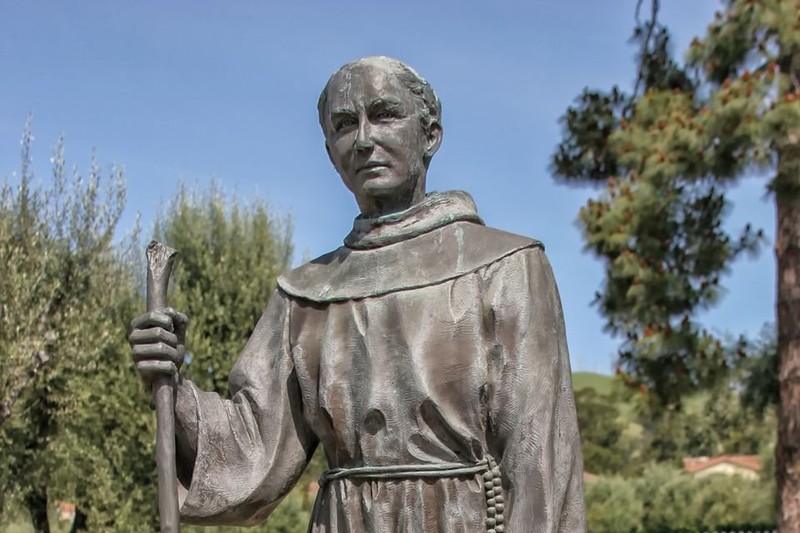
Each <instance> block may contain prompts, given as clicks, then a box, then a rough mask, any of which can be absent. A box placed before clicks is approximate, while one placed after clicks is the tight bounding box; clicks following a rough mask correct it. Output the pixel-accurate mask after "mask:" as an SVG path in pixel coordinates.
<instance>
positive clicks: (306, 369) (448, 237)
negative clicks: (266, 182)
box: [130, 57, 585, 533]
mask: <svg viewBox="0 0 800 533" xmlns="http://www.w3.org/2000/svg"><path fill="white" fill-rule="evenodd" d="M319 119H320V124H321V126H322V131H323V133H324V135H325V148H326V150H327V151H328V155H329V156H330V160H331V162H332V163H333V165H334V166H335V167H336V170H337V171H338V173H339V174H340V176H341V177H342V181H344V184H345V186H346V187H347V188H348V189H349V190H350V191H351V192H352V193H353V195H354V196H355V199H356V202H357V203H358V207H359V208H360V211H361V214H360V215H359V216H358V217H357V218H356V219H355V222H354V224H353V229H352V231H351V232H350V234H349V235H348V236H347V237H346V238H345V240H344V246H342V247H341V248H338V249H337V250H334V251H333V252H331V253H328V254H326V255H323V256H321V257H319V258H317V259H314V260H313V261H311V262H309V263H306V264H305V265H302V266H300V267H299V268H297V269H295V270H293V271H291V272H289V273H288V274H286V275H284V276H282V277H281V278H280V279H279V280H278V287H277V289H276V290H275V292H274V294H273V295H272V297H271V299H270V300H269V303H268V304H267V306H266V309H265V311H264V314H263V316H262V317H261V319H260V320H259V321H258V324H257V325H256V327H255V330H254V332H253V335H252V337H250V339H249V341H248V342H247V345H246V346H245V348H244V350H243V351H242V353H241V355H240V356H239V359H238V361H237V362H236V365H235V366H234V368H233V370H232V372H231V374H230V392H231V396H232V399H231V400H225V399H222V398H220V397H219V396H218V395H217V394H214V393H210V392H205V391H203V390H200V389H199V388H198V387H197V386H196V385H194V384H193V383H192V382H191V381H189V380H186V379H184V378H182V377H181V376H180V375H179V374H178V373H177V370H178V369H179V368H180V366H181V363H182V361H183V354H184V352H185V349H184V346H183V342H184V332H185V329H186V317H185V316H184V315H183V314H181V313H180V312H178V311H175V310H171V309H167V310H166V311H164V312H152V313H147V314H144V315H142V316H140V317H138V318H136V319H134V321H133V323H132V324H133V333H132V334H131V337H130V341H131V345H132V347H133V357H134V360H135V362H136V365H137V368H138V370H139V372H140V375H141V376H142V378H143V379H144V380H145V382H146V383H148V382H150V381H152V380H153V379H155V377H156V376H157V375H163V374H164V373H171V374H173V375H174V376H175V378H174V379H175V381H176V393H175V417H176V447H177V455H178V460H177V463H178V464H177V469H178V476H179V478H180V481H181V483H182V484H183V485H184V486H185V487H187V488H188V495H187V496H186V498H185V501H184V502H183V504H182V506H181V518H182V520H184V521H186V522H189V523H194V524H245V525H246V524H255V523H258V522H261V521H263V520H264V519H266V518H267V517H268V516H269V514H270V512H271V511H272V510H273V509H275V507H276V506H277V505H278V503H279V502H280V501H281V498H282V497H283V496H285V495H286V494H287V493H288V492H289V490H290V489H291V488H292V486H293V485H294V484H295V482H296V481H297V479H298V477H299V476H300V474H301V473H302V472H303V469H304V468H305V467H306V465H307V463H308V461H309V459H310V458H311V456H312V454H313V452H314V450H315V448H316V447H317V445H318V444H320V443H321V444H322V446H323V447H324V450H325V456H326V457H327V460H328V464H329V470H327V471H326V472H325V473H324V474H323V476H322V478H321V480H320V489H319V492H318V494H317V499H316V503H315V506H314V511H313V515H312V517H311V524H310V525H309V531H310V532H319V533H321V532H325V533H346V532H347V533H361V532H375V533H389V532H430V533H433V532H437V533H439V532H467V533H473V532H480V531H488V532H493V533H501V532H503V531H505V532H506V533H534V532H569V533H573V532H579V531H583V530H584V529H585V525H584V524H585V518H584V503H583V481H582V459H581V452H580V441H579V438H578V426H577V420H576V415H575V404H574V401H573V393H572V383H571V375H570V365H569V357H568V353H567V344H566V340H565V333H564V320H563V316H562V311H561V303H560V300H559V296H558V291H557V289H556V284H555V281H554V279H553V274H552V271H551V268H550V265H549V263H548V261H547V258H546V257H545V253H544V248H543V246H542V244H541V243H540V242H538V241H535V240H532V239H529V238H526V237H521V236H518V235H513V234H510V233H506V232H503V231H499V230H496V229H491V228H487V227H486V226H484V224H483V222H482V221H481V219H480V217H479V216H478V213H477V211H476V208H475V204H474V203H473V201H472V198H471V197H470V196H469V195H468V194H466V193H464V192H460V191H453V192H445V193H430V194H426V192H425V179H426V172H427V169H428V165H429V164H430V161H431V158H432V157H433V155H434V154H435V153H436V150H437V149H438V148H439V145H440V144H441V142H442V124H441V103H440V102H439V99H438V97H437V96H436V94H435V93H434V91H433V89H432V88H431V86H430V85H429V84H428V83H427V82H426V81H425V80H424V79H423V78H422V77H420V76H419V75H418V74H417V73H416V72H415V71H414V70H413V69H411V68H410V67H408V66H407V65H405V64H403V63H402V62H400V61H398V60H396V59H391V58H387V57H367V58H363V59H359V60H357V61H354V62H352V63H348V64H346V65H344V66H343V67H342V68H341V69H339V70H338V71H337V72H335V73H334V74H333V76H331V78H330V80H329V81H328V83H327V85H326V86H325V89H324V90H323V91H322V95H321V97H320V99H319Z"/></svg>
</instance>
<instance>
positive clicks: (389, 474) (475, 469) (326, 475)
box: [319, 456, 505, 533]
mask: <svg viewBox="0 0 800 533" xmlns="http://www.w3.org/2000/svg"><path fill="white" fill-rule="evenodd" d="M481 473H482V474H483V488H484V492H485V494H486V531H487V533H503V532H504V531H505V525H504V522H505V520H504V517H503V511H504V510H505V500H504V498H503V481H502V477H501V475H500V467H499V466H498V464H497V462H496V461H495V460H494V458H493V457H491V456H487V457H485V458H484V459H481V460H480V461H478V462H477V463H474V464H464V463H436V464H427V465H392V466H357V467H354V468H332V469H330V470H326V471H325V472H323V473H322V476H321V477H320V479H319V484H320V487H324V486H325V485H327V484H328V483H330V482H331V481H336V480H339V479H347V478H352V479H368V480H389V479H413V478H446V477H459V476H466V475H470V474H481Z"/></svg>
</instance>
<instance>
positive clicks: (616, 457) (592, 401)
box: [575, 388, 630, 474]
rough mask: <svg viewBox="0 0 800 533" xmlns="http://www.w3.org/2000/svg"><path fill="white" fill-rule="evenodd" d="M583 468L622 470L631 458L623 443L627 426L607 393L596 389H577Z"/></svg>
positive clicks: (597, 471) (606, 471) (601, 471)
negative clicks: (622, 439) (601, 392)
mask: <svg viewBox="0 0 800 533" xmlns="http://www.w3.org/2000/svg"><path fill="white" fill-rule="evenodd" d="M575 406H576V408H577V411H578V427H579V428H580V434H581V449H582V451H583V466H584V470H586V471H587V472H591V473H592V474H613V473H620V472H621V471H622V470H623V468H624V467H625V465H626V462H627V461H626V460H627V459H628V458H629V457H630V449H624V448H623V447H622V446H621V444H622V442H621V437H622V432H623V430H624V429H625V428H624V425H623V423H622V422H621V421H620V412H619V409H617V407H616V405H614V403H613V401H612V400H611V399H610V398H609V397H608V396H606V395H602V394H599V393H597V391H595V390H594V389H593V388H586V389H581V390H578V391H576V392H575Z"/></svg>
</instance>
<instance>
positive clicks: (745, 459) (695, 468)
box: [683, 455, 762, 474]
mask: <svg viewBox="0 0 800 533" xmlns="http://www.w3.org/2000/svg"><path fill="white" fill-rule="evenodd" d="M723 463H729V464H732V465H736V466H739V467H742V468H747V469H748V470H753V471H754V472H758V471H760V470H761V466H762V465H761V460H760V459H759V458H758V456H757V455H717V456H714V457H684V458H683V469H684V470H686V471H687V472H689V473H690V474H694V473H696V472H700V471H701V470H705V469H706V468H709V467H712V466H714V465H718V464H723Z"/></svg>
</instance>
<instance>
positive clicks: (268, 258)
mask: <svg viewBox="0 0 800 533" xmlns="http://www.w3.org/2000/svg"><path fill="white" fill-rule="evenodd" d="M155 235H156V238H157V239H160V240H163V241H164V242H167V243H169V245H170V246H172V247H173V248H175V249H176V250H178V252H179V254H180V255H179V265H178V267H177V268H176V272H175V275H174V280H173V281H172V284H171V287H172V289H173V291H172V296H171V298H172V299H171V301H170V305H172V306H173V307H175V308H176V309H180V310H181V311H182V312H184V313H186V314H187V315H188V316H189V317H190V320H191V323H190V325H189V329H188V332H187V338H186V345H187V349H188V350H190V353H189V360H188V364H186V365H185V366H184V369H185V373H186V374H187V376H188V377H190V378H191V379H192V380H193V381H194V382H195V383H197V384H198V385H199V386H200V387H201V388H203V389H205V390H211V391H216V392H218V393H220V394H223V395H225V394H227V392H228V373H229V372H230V370H231V367H232V366H233V363H234V362H235V361H236V357H237V356H238V354H239V352H240V351H241V349H242V348H243V347H244V343H245V342H246V341H247V339H248V337H249V336H250V334H251V333H252V331H253V328H254V327H255V325H256V322H257V321H258V318H259V317H260V316H261V313H262V311H263V310H264V307H265V306H266V304H267V301H268V300H269V297H270V296H271V294H272V292H273V291H274V290H275V287H276V280H277V277H278V275H280V274H281V273H282V272H284V271H285V270H286V269H287V268H288V267H289V261H290V259H291V254H292V244H291V225H290V222H289V220H288V219H287V218H282V217H279V216H276V215H275V214H273V213H272V212H271V211H270V209H269V208H268V206H267V205H266V204H265V203H264V202H262V201H252V202H251V203H248V204H245V203H242V202H241V201H240V200H238V199H237V198H235V197H233V198H226V197H225V195H224V194H223V193H222V191H221V190H220V188H219V186H218V185H213V186H212V187H211V189H210V190H209V191H206V192H202V191H192V190H190V189H188V188H187V187H186V186H184V185H181V187H180V188H179V190H178V191H177V193H176V195H175V197H174V199H173V200H172V202H171V203H170V205H169V206H168V208H167V210H166V212H165V213H162V214H160V215H159V217H158V221H157V222H156V228H155Z"/></svg>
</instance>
